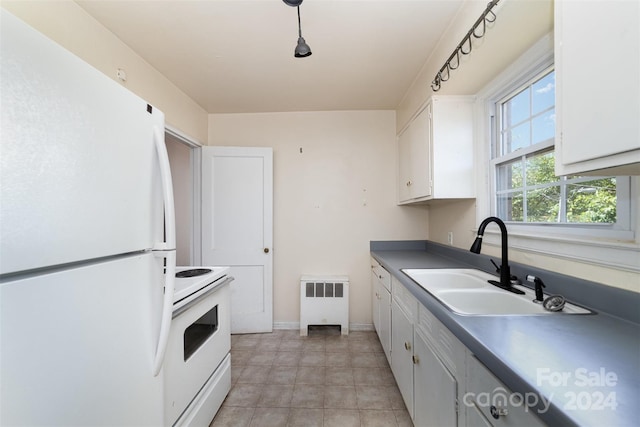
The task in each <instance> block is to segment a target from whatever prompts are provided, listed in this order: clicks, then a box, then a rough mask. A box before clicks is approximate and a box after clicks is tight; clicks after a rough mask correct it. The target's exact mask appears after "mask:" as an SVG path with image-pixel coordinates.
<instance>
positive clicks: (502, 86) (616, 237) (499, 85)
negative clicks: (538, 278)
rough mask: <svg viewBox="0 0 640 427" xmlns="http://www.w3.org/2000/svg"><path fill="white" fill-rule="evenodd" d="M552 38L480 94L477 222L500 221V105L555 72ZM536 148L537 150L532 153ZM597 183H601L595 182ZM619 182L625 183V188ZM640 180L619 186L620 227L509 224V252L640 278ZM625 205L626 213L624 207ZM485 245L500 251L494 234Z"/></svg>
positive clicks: (529, 149) (543, 145)
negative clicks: (495, 218) (496, 155)
mask: <svg viewBox="0 0 640 427" xmlns="http://www.w3.org/2000/svg"><path fill="white" fill-rule="evenodd" d="M553 67H554V58H553V36H552V35H551V34H549V35H547V36H545V37H543V38H542V39H541V40H540V41H539V42H538V43H536V44H535V45H534V46H532V47H531V48H530V49H529V50H528V51H527V52H525V53H524V54H523V55H522V56H521V57H520V58H519V59H517V60H516V61H515V62H514V63H513V64H511V65H510V66H508V67H507V68H506V69H505V70H504V71H503V72H502V73H501V74H500V75H498V76H497V77H496V78H495V79H494V80H493V81H491V82H490V83H489V84H487V85H486V86H485V87H484V88H483V89H482V90H481V91H480V92H479V93H478V94H477V101H478V102H477V110H476V114H477V121H476V123H477V125H478V127H477V129H478V130H477V132H478V133H477V141H478V142H477V144H478V145H477V147H478V153H477V156H476V157H477V159H478V163H479V165H481V166H479V167H478V170H477V178H478V179H477V181H478V187H477V188H478V191H477V200H476V202H477V203H476V215H477V217H478V218H484V217H487V216H492V215H495V214H496V212H497V209H496V208H497V203H496V165H497V163H501V164H504V162H505V161H506V159H507V157H502V158H500V159H499V160H500V161H499V162H498V161H494V153H495V152H496V151H495V150H496V148H498V147H497V145H496V135H499V132H500V130H499V129H498V123H497V117H498V116H497V114H499V113H500V112H498V111H496V105H497V102H498V101H499V100H503V99H507V97H508V95H509V94H511V95H513V94H514V93H516V92H517V90H518V88H523V87H525V86H526V85H528V84H530V82H532V80H534V79H535V77H536V76H541V75H543V73H544V72H545V71H546V70H549V69H553ZM554 146H555V138H554V139H550V140H547V141H543V142H541V143H538V144H536V145H534V146H528V147H525V148H523V149H520V150H517V151H515V152H513V153H509V155H508V156H510V157H509V158H510V159H512V160H513V159H516V158H519V157H522V156H523V155H526V154H530V153H532V152H534V151H538V150H542V149H547V150H548V149H553V147H554ZM532 147H533V148H532ZM592 178H593V179H596V177H592ZM620 181H625V182H624V183H622V184H620ZM639 181H640V179H639V178H638V177H631V178H627V179H624V180H617V198H618V218H617V223H616V224H617V225H616V226H611V225H608V224H567V223H560V224H559V223H549V224H546V223H521V222H512V221H507V222H505V224H506V225H507V229H508V232H509V246H510V247H511V248H514V249H518V250H520V251H523V252H530V253H536V254H540V255H545V256H552V257H556V258H562V259H569V260H573V261H579V262H588V263H590V264H595V265H601V266H606V267H611V268H617V269H622V270H627V271H633V272H639V271H640V263H638V260H639V256H638V252H639V249H640V239H639V238H638V234H640V233H637V230H640V217H639V215H638V211H640V185H639ZM621 202H622V204H623V206H622V209H621V208H620V203H621ZM484 241H485V243H487V244H488V245H492V246H498V247H499V246H500V233H499V232H498V231H497V229H495V228H491V227H490V228H488V229H487V230H486V232H485V239H484Z"/></svg>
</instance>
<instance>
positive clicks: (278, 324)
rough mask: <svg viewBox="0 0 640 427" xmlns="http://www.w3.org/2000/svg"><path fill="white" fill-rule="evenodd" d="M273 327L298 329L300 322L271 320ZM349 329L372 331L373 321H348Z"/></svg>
mask: <svg viewBox="0 0 640 427" xmlns="http://www.w3.org/2000/svg"><path fill="white" fill-rule="evenodd" d="M273 329H300V322H273ZM349 330H350V331H373V330H374V329H373V323H349Z"/></svg>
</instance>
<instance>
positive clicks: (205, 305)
mask: <svg viewBox="0 0 640 427" xmlns="http://www.w3.org/2000/svg"><path fill="white" fill-rule="evenodd" d="M229 269H230V268H229V267H177V268H176V281H175V296H174V303H173V319H172V320H171V329H170V331H169V342H168V345H167V353H166V355H165V365H164V371H165V425H170V426H174V427H182V426H196V425H202V426H206V425H209V424H210V423H211V421H212V420H213V417H214V416H215V414H216V412H217V411H218V409H219V408H220V406H221V405H222V402H223V401H224V398H225V397H226V395H227V393H229V390H230V389H231V363H230V359H231V356H230V350H231V330H230V324H231V313H230V305H231V290H230V289H229V284H230V282H231V281H232V280H233V277H231V276H229Z"/></svg>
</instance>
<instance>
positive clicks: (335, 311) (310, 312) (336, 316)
mask: <svg viewBox="0 0 640 427" xmlns="http://www.w3.org/2000/svg"><path fill="white" fill-rule="evenodd" d="M309 325H312V326H313V325H340V332H341V333H342V335H347V334H349V277H347V276H302V277H300V335H301V336H307V335H308V333H309Z"/></svg>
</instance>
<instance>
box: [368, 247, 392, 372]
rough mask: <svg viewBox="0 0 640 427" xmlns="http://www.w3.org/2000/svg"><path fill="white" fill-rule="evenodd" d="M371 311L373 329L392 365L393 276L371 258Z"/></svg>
mask: <svg viewBox="0 0 640 427" xmlns="http://www.w3.org/2000/svg"><path fill="white" fill-rule="evenodd" d="M371 289H372V295H371V301H372V306H371V311H372V317H373V327H374V329H375V330H376V333H377V334H378V339H380V344H381V345H382V349H383V350H384V354H385V356H387V361H388V362H389V363H391V275H390V274H389V272H388V271H387V270H385V269H384V268H383V267H382V266H381V265H380V264H379V263H378V262H377V261H376V260H375V259H373V258H371Z"/></svg>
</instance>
